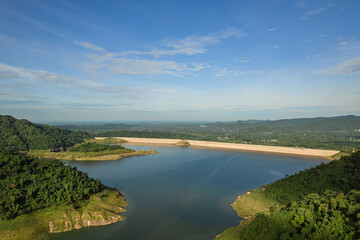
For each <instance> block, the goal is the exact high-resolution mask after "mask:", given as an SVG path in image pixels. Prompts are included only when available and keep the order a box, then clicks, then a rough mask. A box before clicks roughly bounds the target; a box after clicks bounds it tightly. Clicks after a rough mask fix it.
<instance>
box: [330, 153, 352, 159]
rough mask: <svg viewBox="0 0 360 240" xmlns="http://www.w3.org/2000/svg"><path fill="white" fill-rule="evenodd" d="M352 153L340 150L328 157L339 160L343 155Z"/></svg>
mask: <svg viewBox="0 0 360 240" xmlns="http://www.w3.org/2000/svg"><path fill="white" fill-rule="evenodd" d="M350 155H351V154H350V153H345V152H339V153H337V154H335V155H332V156H331V157H328V159H329V160H339V159H340V158H341V157H343V156H350Z"/></svg>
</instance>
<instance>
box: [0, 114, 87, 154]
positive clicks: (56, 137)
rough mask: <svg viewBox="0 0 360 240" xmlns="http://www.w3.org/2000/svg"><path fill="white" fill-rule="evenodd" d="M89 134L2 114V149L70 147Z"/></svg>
mask: <svg viewBox="0 0 360 240" xmlns="http://www.w3.org/2000/svg"><path fill="white" fill-rule="evenodd" d="M88 136H89V135H88V134H87V133H84V132H72V131H70V130H64V129H58V128H56V127H51V126H46V125H40V124H35V123H31V122H30V121H28V120H25V119H21V120H20V119H16V118H14V117H12V116H4V115H0V149H6V150H15V151H27V150H35V149H50V148H59V147H69V146H73V145H74V144H77V143H81V142H82V141H83V139H84V138H85V137H88Z"/></svg>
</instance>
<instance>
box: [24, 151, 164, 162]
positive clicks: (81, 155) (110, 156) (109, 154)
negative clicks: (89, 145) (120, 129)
mask: <svg viewBox="0 0 360 240" xmlns="http://www.w3.org/2000/svg"><path fill="white" fill-rule="evenodd" d="M155 153H157V152H156V151H155V150H151V151H134V150H132V149H128V148H125V149H118V150H112V151H101V152H70V151H65V152H50V151H49V150H33V151H29V152H28V155H30V156H33V157H39V158H47V159H62V160H77V161H87V160H96V161H101V160H118V159H121V158H125V157H132V156H144V155H148V154H155Z"/></svg>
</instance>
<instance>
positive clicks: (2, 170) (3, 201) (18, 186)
mask: <svg viewBox="0 0 360 240" xmlns="http://www.w3.org/2000/svg"><path fill="white" fill-rule="evenodd" d="M103 189H104V186H103V185H102V184H101V183H100V181H99V180H94V179H92V178H89V177H88V176H87V174H86V173H83V172H80V171H78V170H77V169H76V167H71V166H66V165H65V164H64V163H62V162H60V161H56V160H52V161H45V160H40V159H36V158H32V157H29V156H25V155H22V154H15V153H10V152H7V151H3V150H2V151H0V191H1V192H0V195H1V198H0V218H1V219H12V218H14V217H16V216H19V215H21V214H25V213H29V212H32V211H35V210H37V209H42V208H46V207H50V206H57V205H62V204H67V205H69V204H75V205H76V203H77V202H78V201H80V200H83V199H87V198H89V197H90V195H92V194H94V193H98V192H100V191H101V190H103Z"/></svg>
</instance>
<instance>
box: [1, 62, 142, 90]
mask: <svg viewBox="0 0 360 240" xmlns="http://www.w3.org/2000/svg"><path fill="white" fill-rule="evenodd" d="M9 79H20V80H21V81H26V83H28V82H29V81H34V82H40V83H52V84H57V85H60V86H71V87H74V88H77V89H81V90H87V91H96V92H108V93H119V92H129V93H133V92H137V91H139V92H141V91H142V90H141V89H132V88H125V87H121V86H108V85H105V84H103V83H99V82H96V81H91V80H87V79H82V78H77V77H68V76H64V75H61V74H57V73H53V72H48V71H43V70H34V69H26V68H20V67H14V66H10V65H7V64H5V63H0V81H1V80H9Z"/></svg>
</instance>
